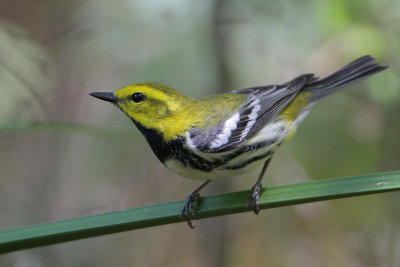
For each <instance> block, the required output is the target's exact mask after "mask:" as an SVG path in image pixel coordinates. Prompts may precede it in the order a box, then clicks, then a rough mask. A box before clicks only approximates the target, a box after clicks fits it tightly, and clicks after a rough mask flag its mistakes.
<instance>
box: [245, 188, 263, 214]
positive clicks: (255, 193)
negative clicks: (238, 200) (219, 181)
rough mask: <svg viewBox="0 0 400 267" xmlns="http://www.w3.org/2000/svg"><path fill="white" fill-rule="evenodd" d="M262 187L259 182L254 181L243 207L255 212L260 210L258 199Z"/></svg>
mask: <svg viewBox="0 0 400 267" xmlns="http://www.w3.org/2000/svg"><path fill="white" fill-rule="evenodd" d="M261 188H262V184H261V183H256V184H255V185H254V186H253V187H252V188H251V191H250V197H249V199H248V200H247V202H246V204H245V207H246V208H251V209H252V210H253V211H254V213H255V214H258V213H259V212H260V206H259V205H258V200H259V198H260V191H261Z"/></svg>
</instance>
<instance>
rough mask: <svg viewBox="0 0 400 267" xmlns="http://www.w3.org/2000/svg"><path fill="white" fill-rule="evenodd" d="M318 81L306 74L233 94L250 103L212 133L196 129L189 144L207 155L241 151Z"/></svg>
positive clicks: (244, 105) (211, 131)
mask: <svg viewBox="0 0 400 267" xmlns="http://www.w3.org/2000/svg"><path fill="white" fill-rule="evenodd" d="M316 79H317V78H314V74H304V75H301V76H299V77H297V78H295V79H293V80H291V81H289V82H287V83H284V84H281V85H267V86H259V87H252V88H246V89H241V90H236V91H232V93H237V94H244V95H246V96H247V101H246V102H245V103H244V104H243V105H242V106H241V107H240V109H239V111H238V112H236V113H234V114H232V115H231V116H230V117H229V118H228V119H227V120H224V121H223V122H221V123H220V124H219V125H218V127H216V128H213V129H211V130H209V131H206V132H202V131H201V130H199V129H193V130H192V131H191V132H190V134H189V144H190V145H191V146H192V147H193V148H195V149H197V150H199V151H201V152H207V153H219V152H225V151H228V150H231V149H234V148H237V147H239V146H240V145H241V144H242V143H243V142H245V141H246V140H247V139H249V138H250V137H251V136H253V135H254V134H255V133H257V131H259V130H260V129H262V128H263V127H264V126H265V125H266V124H267V123H268V122H270V121H271V120H272V119H274V118H275V116H277V115H278V114H279V112H281V111H282V110H283V109H284V108H285V107H286V106H287V105H288V104H289V103H290V102H291V101H292V100H293V99H294V97H296V95H297V94H298V93H299V92H300V90H301V89H302V88H303V87H304V86H305V85H306V84H308V83H310V82H312V81H315V80H316Z"/></svg>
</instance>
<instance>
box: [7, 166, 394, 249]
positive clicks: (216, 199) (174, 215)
mask: <svg viewBox="0 0 400 267" xmlns="http://www.w3.org/2000/svg"><path fill="white" fill-rule="evenodd" d="M395 190H400V171H397V172H387V173H377V174H368V175H361V176H355V177H345V178H334V179H325V180H319V181H312V182H306V183H297V184H289V185H282V186H273V187H269V188H268V189H267V190H266V188H264V189H263V194H262V195H261V197H260V201H259V203H260V207H261V208H262V209H267V208H275V207H283V206H290V205H295V204H302V203H309V202H315V201H321V200H328V199H338V198H344V197H352V196H361V195H368V194H375V193H383V192H389V191H395ZM248 195H249V191H248V190H247V191H239V192H232V193H224V194H218V195H213V196H207V197H201V198H200V199H199V201H198V203H197V206H196V209H197V214H198V218H199V219H203V218H210V217H216V216H222V215H227V214H234V213H239V212H245V211H248V210H247V209H246V208H245V207H244V203H245V201H246V200H247V197H248ZM184 202H185V201H175V202H167V203H160V204H156V205H150V206H144V207H137V208H131V209H127V210H121V211H114V212H109V213H103V214H98V215H91V216H86V217H80V218H75V219H70V220H66V221H59V222H51V223H44V224H39V225H33V226H27V227H22V228H16V229H10V230H5V231H2V232H0V253H7V252H12V251H17V250H22V249H28V248H34V247H39V246H45V245H51V244H57V243H62V242H67V241H72V240H78V239H83V238H88V237H95V236H100V235H106V234H111V233H117V232H122V231H128V230H133V229H140V228H146V227H151V226H157V225H164V224H170V223H177V222H181V219H180V218H179V215H180V212H181V209H182V207H183V205H184ZM254 220H257V218H256V217H255V218H254ZM182 227H186V225H182Z"/></svg>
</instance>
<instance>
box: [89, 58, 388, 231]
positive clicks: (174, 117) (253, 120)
mask: <svg viewBox="0 0 400 267" xmlns="http://www.w3.org/2000/svg"><path fill="white" fill-rule="evenodd" d="M386 68H388V67H387V66H383V65H380V64H378V63H376V62H375V58H374V57H372V56H370V55H366V56H362V57H360V58H358V59H356V60H354V61H352V62H351V63H349V64H347V65H345V66H344V67H342V68H341V69H339V70H337V71H336V72H334V73H332V74H330V75H328V76H327V77H325V78H322V79H320V78H318V77H316V76H315V75H314V74H312V73H308V74H303V75H300V76H298V77H296V78H294V79H292V80H290V81H288V82H285V83H283V84H271V85H263V86H255V87H250V88H245V89H239V90H234V91H231V92H229V93H223V94H216V95H211V96H206V97H201V98H197V99H195V98H191V97H188V96H186V95H184V94H182V93H180V92H178V91H177V90H175V89H173V88H171V87H169V86H166V85H164V84H161V83H156V82H139V83H134V84H130V85H128V86H125V87H123V88H121V89H119V90H116V91H115V92H92V93H90V95H91V96H93V97H96V98H98V99H101V100H104V101H107V102H110V103H112V104H114V105H115V106H116V107H118V108H119V109H120V110H121V111H122V112H123V113H125V114H126V115H127V116H128V117H129V118H130V119H131V120H132V122H133V123H134V124H135V125H136V127H137V128H138V129H139V131H140V132H141V133H142V134H143V135H144V137H145V139H146V140H147V142H148V143H149V145H150V147H151V149H152V151H153V152H154V154H155V155H156V156H157V158H158V159H159V160H160V161H161V162H162V163H163V164H164V165H165V166H166V167H167V168H169V169H170V170H172V171H173V172H175V173H177V174H178V175H180V176H182V177H185V178H190V179H195V180H203V182H202V183H201V184H200V185H199V186H198V187H197V188H196V189H195V190H194V191H193V192H191V193H190V194H189V195H188V196H187V198H186V201H185V204H184V207H183V209H182V212H181V214H180V217H181V218H182V219H183V220H186V221H187V223H188V225H189V226H190V227H191V228H193V227H194V225H193V222H192V220H193V219H194V218H196V211H195V205H194V204H195V203H196V201H197V200H198V199H199V197H200V193H199V192H200V190H202V189H203V188H204V187H205V186H206V185H207V184H208V183H210V181H212V180H217V179H222V178H228V177H234V176H237V175H240V174H243V173H246V172H249V171H250V170H252V169H255V168H260V167H261V166H262V167H261V172H260V174H259V176H258V179H257V181H256V183H255V184H254V185H253V187H252V188H251V190H250V194H249V197H248V200H247V201H246V202H245V203H244V205H245V207H246V208H248V209H249V210H253V211H254V213H255V214H258V213H259V211H260V206H259V203H258V202H259V197H260V192H261V189H262V183H261V180H262V178H263V176H264V173H265V171H266V169H267V168H268V166H269V163H270V161H271V159H272V157H273V156H274V154H275V152H276V151H277V150H278V149H279V147H280V146H281V145H283V144H284V143H286V142H287V141H288V140H289V139H291V138H292V137H293V135H294V133H295V132H296V129H297V128H298V126H299V125H300V123H301V122H302V121H303V120H304V118H305V117H306V116H307V115H308V114H309V112H310V111H311V110H312V109H313V108H314V107H315V106H316V104H317V103H319V102H320V101H321V99H323V98H324V97H326V96H328V95H330V94H332V93H334V92H336V91H337V90H338V89H340V88H343V87H345V86H348V85H350V84H353V83H355V82H358V81H360V80H363V79H365V78H367V77H369V76H371V75H374V74H377V73H379V72H381V71H383V70H385V69H386Z"/></svg>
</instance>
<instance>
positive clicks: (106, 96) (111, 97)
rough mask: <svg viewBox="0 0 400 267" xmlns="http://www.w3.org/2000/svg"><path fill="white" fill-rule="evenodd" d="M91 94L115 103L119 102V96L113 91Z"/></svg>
mask: <svg viewBox="0 0 400 267" xmlns="http://www.w3.org/2000/svg"><path fill="white" fill-rule="evenodd" d="M89 95H91V96H94V97H96V98H98V99H101V100H104V101H107V102H111V103H114V104H115V103H117V102H118V98H116V97H115V96H114V94H113V93H112V92H93V93H90V94H89Z"/></svg>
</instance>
